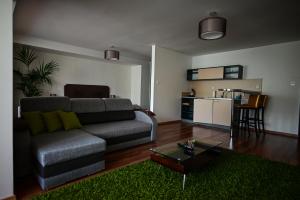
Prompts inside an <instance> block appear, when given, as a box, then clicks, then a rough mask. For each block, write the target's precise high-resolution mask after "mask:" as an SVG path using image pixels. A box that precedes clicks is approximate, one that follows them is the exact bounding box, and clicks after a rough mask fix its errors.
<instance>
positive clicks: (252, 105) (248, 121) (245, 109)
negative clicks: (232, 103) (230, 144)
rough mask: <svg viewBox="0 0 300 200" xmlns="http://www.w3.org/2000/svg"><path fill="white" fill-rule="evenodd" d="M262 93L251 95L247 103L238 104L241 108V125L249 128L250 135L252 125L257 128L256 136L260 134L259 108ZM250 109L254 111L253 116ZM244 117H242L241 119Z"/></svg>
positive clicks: (238, 107)
mask: <svg viewBox="0 0 300 200" xmlns="http://www.w3.org/2000/svg"><path fill="white" fill-rule="evenodd" d="M260 98H261V95H250V96H249V99H248V103H247V104H243V105H238V106H237V109H239V110H240V112H241V116H242V117H241V116H240V117H239V122H238V124H239V126H240V127H241V128H244V129H246V128H247V130H248V134H249V135H250V127H253V128H254V129H255V133H256V136H257V137H258V136H259V132H260V131H258V129H260V128H259V108H260V102H261V100H260ZM250 111H253V112H254V115H253V117H250ZM241 118H242V119H241Z"/></svg>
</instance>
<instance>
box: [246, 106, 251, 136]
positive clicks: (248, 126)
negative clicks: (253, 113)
mask: <svg viewBox="0 0 300 200" xmlns="http://www.w3.org/2000/svg"><path fill="white" fill-rule="evenodd" d="M249 115H250V112H249V109H247V110H246V124H247V131H248V135H249V136H250V119H249Z"/></svg>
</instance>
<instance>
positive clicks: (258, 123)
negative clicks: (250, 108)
mask: <svg viewBox="0 0 300 200" xmlns="http://www.w3.org/2000/svg"><path fill="white" fill-rule="evenodd" d="M259 111H260V109H257V111H256V119H257V128H258V132H259V134H260V133H261V128H260V124H261V123H260V122H261V121H260V112H259Z"/></svg>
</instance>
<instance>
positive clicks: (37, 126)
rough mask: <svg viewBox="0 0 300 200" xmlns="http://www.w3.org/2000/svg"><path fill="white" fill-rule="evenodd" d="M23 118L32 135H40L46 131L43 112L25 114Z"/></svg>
mask: <svg viewBox="0 0 300 200" xmlns="http://www.w3.org/2000/svg"><path fill="white" fill-rule="evenodd" d="M22 116H23V117H24V119H25V121H26V123H27V124H28V126H29V129H30V132H31V134H32V135H38V134H41V133H43V132H45V131H46V127H45V124H44V121H43V118H42V115H41V112H39V111H35V112H23V113H22Z"/></svg>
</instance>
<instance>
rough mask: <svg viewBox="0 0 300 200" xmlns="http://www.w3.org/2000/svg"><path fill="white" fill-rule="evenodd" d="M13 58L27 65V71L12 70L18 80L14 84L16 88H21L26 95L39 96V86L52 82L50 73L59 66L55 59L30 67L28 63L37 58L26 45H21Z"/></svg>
mask: <svg viewBox="0 0 300 200" xmlns="http://www.w3.org/2000/svg"><path fill="white" fill-rule="evenodd" d="M14 59H15V60H18V61H20V62H22V63H24V64H25V65H26V66H27V73H23V72H22V71H21V70H17V69H15V70H14V74H15V75H16V76H18V78H19V82H18V83H17V85H16V86H17V89H19V90H21V91H22V92H23V93H24V95H25V96H27V97H31V96H40V95H41V94H42V90H41V89H40V88H41V86H43V85H44V84H48V85H51V84H52V80H51V75H52V74H53V72H55V71H56V70H58V66H59V65H58V64H57V63H56V62H55V61H50V62H48V63H45V62H44V61H43V62H42V63H41V64H39V66H37V67H34V68H33V69H30V65H31V64H32V62H33V61H34V60H35V59H37V56H36V53H35V52H34V51H33V50H31V49H30V48H28V47H22V49H21V50H20V51H19V52H16V56H15V57H14Z"/></svg>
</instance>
